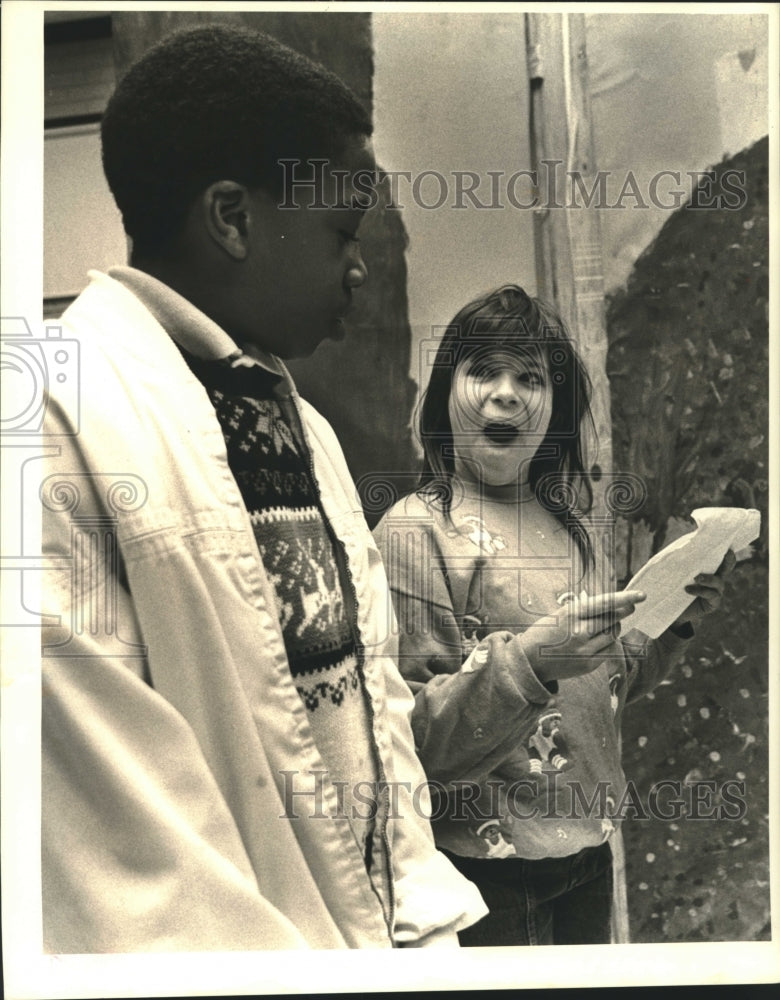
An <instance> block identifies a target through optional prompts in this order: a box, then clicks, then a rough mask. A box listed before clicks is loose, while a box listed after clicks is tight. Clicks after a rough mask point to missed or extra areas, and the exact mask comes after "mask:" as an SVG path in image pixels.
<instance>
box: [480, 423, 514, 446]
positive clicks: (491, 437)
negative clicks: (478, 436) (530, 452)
mask: <svg viewBox="0 0 780 1000" xmlns="http://www.w3.org/2000/svg"><path fill="white" fill-rule="evenodd" d="M482 433H483V434H484V435H485V437H486V438H487V439H488V441H492V442H493V443H494V444H511V443H512V442H513V441H514V440H515V438H516V437H517V436H518V434H519V433H520V431H519V430H518V429H517V427H515V426H514V424H503V423H499V422H498V421H493V422H491V423H489V424H485V426H484V427H483V428H482Z"/></svg>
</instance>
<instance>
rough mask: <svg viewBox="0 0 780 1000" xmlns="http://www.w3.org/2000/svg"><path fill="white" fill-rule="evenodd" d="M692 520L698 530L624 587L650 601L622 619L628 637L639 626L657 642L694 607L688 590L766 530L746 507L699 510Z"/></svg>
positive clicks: (670, 547) (661, 554) (652, 561)
mask: <svg viewBox="0 0 780 1000" xmlns="http://www.w3.org/2000/svg"><path fill="white" fill-rule="evenodd" d="M691 517H692V518H693V520H694V521H695V522H696V529H695V530H694V531H691V532H689V533H688V534H687V535H683V536H682V537H681V538H678V539H676V540H675V541H674V542H671V543H670V544H669V545H667V546H666V548H664V549H661V551H660V552H658V553H656V555H654V556H653V558H652V559H649V560H648V561H647V562H646V563H645V565H644V566H643V567H642V568H641V569H640V570H639V572H638V573H637V574H636V575H635V576H634V578H633V579H632V580H631V582H630V583H629V584H627V586H626V587H625V590H642V591H644V593H646V594H647V600H646V601H643V602H642V603H641V604H638V605H637V607H636V610H635V611H634V613H633V614H632V615H629V617H628V618H624V619H623V628H622V633H623V635H625V634H626V633H627V632H628V631H629V630H630V629H632V628H638V629H640V631H642V632H644V633H645V635H649V636H650V638H651V639H656V638H657V637H658V636H659V635H660V634H661V633H662V632H664V631H666V629H667V628H669V626H670V625H671V624H672V622H673V621H675V619H676V618H678V617H679V616H680V615H681V614H682V612H683V611H684V610H685V609H686V608H687V607H688V605H689V604H690V603H691V595H690V594H686V592H685V587H686V586H687V585H688V584H691V583H693V580H694V577H695V576H697V575H698V574H699V573H714V572H715V571H716V570H717V568H718V566H720V564H721V562H722V561H723V557H724V556H725V555H726V553H727V552H728V550H729V549H733V550H734V551H735V552H738V551H739V550H740V549H744V548H745V547H746V546H748V545H749V544H750V543H751V542H752V541H753V540H754V539H755V538H757V537H758V533H759V531H760V528H761V515H760V513H759V512H758V511H757V510H753V509H746V508H742V507H700V508H698V509H697V510H695V511H693V513H692V514H691Z"/></svg>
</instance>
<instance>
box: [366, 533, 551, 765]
mask: <svg viewBox="0 0 780 1000" xmlns="http://www.w3.org/2000/svg"><path fill="white" fill-rule="evenodd" d="M375 538H376V541H377V545H378V546H379V550H380V552H381V553H382V556H383V559H384V562H385V569H386V571H387V575H388V580H389V583H390V588H391V592H392V596H393V602H394V605H395V610H396V614H397V617H398V636H399V666H400V669H401V673H402V674H403V676H404V678H405V680H406V682H407V684H408V685H409V687H410V689H411V691H412V692H413V694H414V699H415V700H414V710H413V713H412V730H413V733H414V741H415V746H416V748H417V752H418V754H419V756H420V760H421V761H422V765H423V768H424V769H425V772H426V774H427V775H428V778H429V779H430V780H431V781H435V782H440V783H442V784H448V783H450V782H455V781H479V780H480V779H481V778H484V777H485V776H486V775H488V774H489V773H490V772H491V771H492V770H493V769H494V768H495V767H496V766H497V765H498V764H500V763H501V762H502V761H503V760H505V759H506V758H507V757H508V756H509V755H510V754H511V753H512V751H513V750H514V749H515V748H516V747H517V746H518V744H522V743H523V742H524V741H525V740H526V739H527V737H530V735H531V734H532V733H533V731H534V730H535V728H536V726H537V723H538V720H539V717H540V715H541V714H542V712H543V711H544V710H545V708H548V707H549V704H550V700H551V697H552V694H553V691H552V690H551V689H550V688H548V687H546V686H545V685H543V684H542V683H541V682H540V681H539V679H538V678H537V677H536V675H535V674H534V672H533V670H532V668H531V665H530V663H529V662H528V659H527V658H526V656H525V655H524V653H523V652H522V650H521V648H520V645H519V643H518V642H517V641H516V637H515V636H513V635H512V634H511V633H509V632H494V633H491V634H490V635H488V636H486V637H485V638H484V639H482V640H481V642H479V643H478V645H477V646H476V648H475V649H474V650H473V651H472V652H471V655H470V657H469V666H470V667H473V669H467V670H465V671H464V670H462V666H463V661H464V655H463V645H462V639H461V633H460V628H459V627H458V623H457V621H456V618H455V613H454V611H453V607H452V601H451V598H450V596H449V590H448V587H447V584H446V580H445V575H444V573H445V570H444V567H443V563H442V560H441V558H440V557H439V556H438V554H437V552H436V547H435V542H434V539H433V538H432V533H431V531H430V529H429V528H428V526H427V525H426V524H424V523H420V522H414V521H411V520H410V519H408V518H406V519H400V518H399V519H398V520H396V519H395V518H393V517H392V516H390V517H386V518H385V519H383V521H382V522H381V523H380V524H379V525H378V527H377V528H376V530H375Z"/></svg>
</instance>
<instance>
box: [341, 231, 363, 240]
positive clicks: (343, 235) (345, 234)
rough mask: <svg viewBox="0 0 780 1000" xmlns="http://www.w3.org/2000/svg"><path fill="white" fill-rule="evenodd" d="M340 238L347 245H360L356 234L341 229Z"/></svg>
mask: <svg viewBox="0 0 780 1000" xmlns="http://www.w3.org/2000/svg"><path fill="white" fill-rule="evenodd" d="M339 236H340V237H341V238H342V240H344V242H345V243H360V240H359V239H358V237H357V236H356V235H355V234H354V233H350V232H348V231H347V230H346V229H339Z"/></svg>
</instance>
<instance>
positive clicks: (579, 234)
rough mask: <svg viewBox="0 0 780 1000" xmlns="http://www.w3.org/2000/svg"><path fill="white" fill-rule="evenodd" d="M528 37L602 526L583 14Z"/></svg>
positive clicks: (622, 932) (605, 426)
mask: <svg viewBox="0 0 780 1000" xmlns="http://www.w3.org/2000/svg"><path fill="white" fill-rule="evenodd" d="M525 28H526V57H527V65H528V77H529V89H530V100H529V127H530V141H531V157H532V161H533V162H532V169H533V170H534V171H535V175H536V178H537V184H536V195H537V199H538V204H537V207H536V208H535V210H534V248H535V251H536V280H537V294H538V295H539V296H540V297H542V298H547V299H549V300H551V301H552V302H553V303H554V304H555V305H556V306H557V308H558V310H559V311H560V313H561V315H562V316H563V318H564V320H565V321H566V323H567V324H568V326H569V328H570V330H571V333H572V336H573V337H574V339H575V341H576V343H577V348H578V350H579V352H580V354H581V356H582V358H583V360H584V362H585V364H586V366H587V368H588V372H589V374H590V377H591V381H592V384H593V399H592V410H593V419H594V423H595V427H596V440H593V439H591V440H588V441H586V446H585V447H586V454H585V458H586V463H587V465H588V468H589V471H590V473H591V475H592V476H593V478H594V493H595V496H594V508H595V509H594V518H595V520H596V521H601V520H603V518H605V517H606V518H609V514H610V512H609V511H608V510H607V509H606V505H605V502H604V493H603V489H602V488H600V481H601V478H602V476H604V475H608V474H609V473H611V471H612V419H611V413H610V397H609V383H608V380H607V371H606V358H607V332H606V315H605V307H604V278H603V266H602V244H601V228H600V224H599V216H598V208H597V203H598V171H597V169H596V158H595V153H594V147H593V128H592V116H591V106H590V90H589V85H588V59H587V47H586V37H585V30H586V23H585V15H584V14H546V13H545V14H542V13H534V14H526V15H525ZM594 192H595V197H594ZM612 849H613V855H614V875H615V880H614V881H615V890H614V900H613V922H612V923H613V929H612V938H613V941H614V942H615V943H624V942H627V941H628V940H629V919H628V906H627V899H626V878H625V856H624V852H623V841H622V836H621V833H620V831H619V830H618V832H617V833H616V834H614V835H613V840H612Z"/></svg>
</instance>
